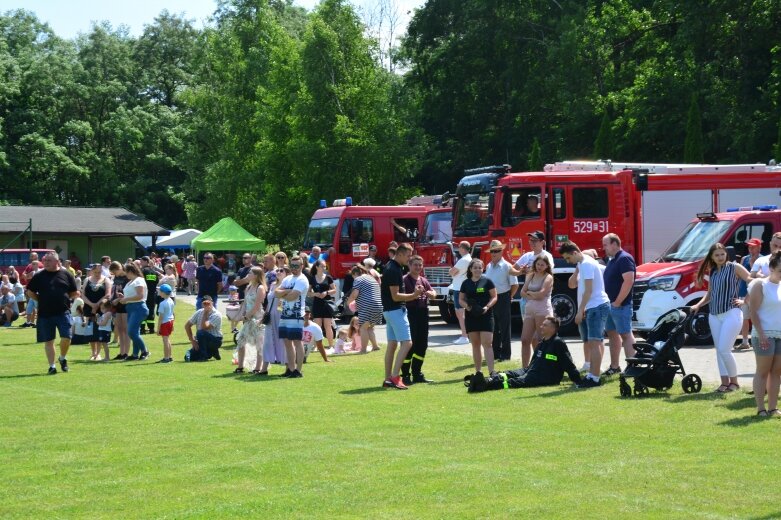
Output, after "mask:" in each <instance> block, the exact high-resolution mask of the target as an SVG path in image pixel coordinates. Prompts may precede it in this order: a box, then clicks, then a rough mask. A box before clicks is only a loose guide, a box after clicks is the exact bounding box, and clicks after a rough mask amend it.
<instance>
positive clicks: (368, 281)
mask: <svg viewBox="0 0 781 520" xmlns="http://www.w3.org/2000/svg"><path fill="white" fill-rule="evenodd" d="M356 289H357V290H358V298H357V299H356V302H355V306H356V308H357V309H358V313H359V314H365V315H367V316H370V315H374V314H377V313H379V314H382V298H381V297H380V284H378V283H377V280H375V279H374V278H373V277H371V276H369V275H368V274H362V275H361V276H359V277H358V278H356V279H355V281H354V282H353V290H356Z"/></svg>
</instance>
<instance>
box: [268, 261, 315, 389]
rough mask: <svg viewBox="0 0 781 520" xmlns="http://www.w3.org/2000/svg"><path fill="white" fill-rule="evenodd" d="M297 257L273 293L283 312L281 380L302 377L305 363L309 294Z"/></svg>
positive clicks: (281, 317)
mask: <svg viewBox="0 0 781 520" xmlns="http://www.w3.org/2000/svg"><path fill="white" fill-rule="evenodd" d="M301 268H302V262H301V259H300V258H296V257H293V258H291V260H290V272H291V273H292V274H290V275H288V276H287V277H285V279H284V280H282V282H280V284H279V287H278V288H277V289H276V290H275V291H274V294H275V296H276V297H277V298H278V299H279V300H280V301H281V302H282V313H281V315H280V320H279V339H281V340H283V341H284V342H285V352H286V353H287V370H285V373H284V374H282V377H290V378H298V377H304V376H303V374H302V373H301V368H302V366H303V364H304V343H303V342H302V339H303V336H304V314H305V310H306V293H307V292H309V280H308V279H307V277H306V276H305V275H304V274H303V273H302V272H301Z"/></svg>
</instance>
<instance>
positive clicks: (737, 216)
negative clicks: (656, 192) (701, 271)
mask: <svg viewBox="0 0 781 520" xmlns="http://www.w3.org/2000/svg"><path fill="white" fill-rule="evenodd" d="M763 192H764V193H763V194H762V195H760V196H762V197H765V198H768V197H770V198H777V197H778V192H777V191H773V190H769V189H764V190H763ZM720 195H721V194H720ZM778 231H781V211H779V210H778V206H777V205H775V204H768V205H761V206H747V207H735V208H726V211H725V212H723V213H713V212H710V211H706V212H703V213H698V214H697V218H695V219H694V220H692V221H691V222H689V224H688V225H687V226H686V228H685V229H684V230H683V232H682V233H681V235H680V236H679V237H678V239H677V240H675V241H674V242H673V243H672V245H670V246H669V247H668V248H667V249H666V250H665V251H664V252H662V253H661V255H659V257H658V258H657V259H655V260H654V261H652V262H649V263H646V264H642V265H639V266H638V267H637V280H636V281H635V287H634V301H633V304H634V315H633V323H632V326H633V328H634V329H636V330H637V331H639V332H640V333H641V334H642V333H643V332H646V331H648V330H650V329H652V328H653V327H654V325H655V324H656V320H657V319H658V318H659V317H660V316H661V315H662V314H664V313H665V312H667V311H669V310H671V309H677V308H679V307H684V306H688V305H692V304H694V303H696V302H697V301H698V300H699V299H700V298H702V297H703V296H704V295H705V292H706V291H707V284H705V285H704V286H702V287H697V285H696V284H695V276H696V274H697V269H698V267H699V264H700V261H701V260H702V259H703V258H704V257H705V255H706V254H707V253H708V249H709V248H710V246H711V245H712V244H714V243H716V242H721V243H722V244H724V245H725V246H727V250H728V251H730V252H731V253H734V254H735V255H736V256H744V255H746V254H748V247H747V246H746V241H747V240H749V239H752V238H757V239H759V240H761V241H762V254H767V253H769V252H770V251H769V243H770V239H771V237H772V236H773V233H776V232H778ZM688 333H689V335H690V337H691V338H692V340H693V341H695V342H697V343H707V342H709V341H710V339H711V336H710V327H709V326H708V313H707V308H706V309H703V310H702V311H701V312H700V313H698V314H697V315H695V316H694V317H693V318H692V319H691V320H690V322H689V331H688Z"/></svg>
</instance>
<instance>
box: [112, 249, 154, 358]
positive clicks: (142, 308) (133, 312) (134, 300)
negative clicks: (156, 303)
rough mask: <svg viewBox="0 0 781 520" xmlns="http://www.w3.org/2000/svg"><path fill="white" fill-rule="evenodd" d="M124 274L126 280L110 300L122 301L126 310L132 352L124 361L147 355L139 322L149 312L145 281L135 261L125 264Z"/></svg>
mask: <svg viewBox="0 0 781 520" xmlns="http://www.w3.org/2000/svg"><path fill="white" fill-rule="evenodd" d="M125 275H126V276H127V279H128V282H127V284H125V288H124V289H123V291H122V292H118V293H117V294H116V296H117V297H116V298H115V299H114V301H113V302H112V303H113V304H114V305H116V304H117V303H122V304H124V305H125V308H126V310H127V334H128V336H130V341H131V342H132V343H133V354H132V355H130V356H128V357H126V358H125V361H135V360H137V359H146V358H148V357H149V351H148V350H147V348H146V344H144V338H142V337H141V323H142V322H143V321H144V320H145V319H146V316H147V314H149V309H148V308H147V306H146V292H147V287H146V282H145V281H144V275H143V274H142V273H141V268H140V267H138V266H137V265H136V264H135V263H132V264H127V265H126V266H125Z"/></svg>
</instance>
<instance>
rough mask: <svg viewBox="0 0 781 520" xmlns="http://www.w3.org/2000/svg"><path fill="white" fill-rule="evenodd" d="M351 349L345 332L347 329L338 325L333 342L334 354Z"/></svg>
mask: <svg viewBox="0 0 781 520" xmlns="http://www.w3.org/2000/svg"><path fill="white" fill-rule="evenodd" d="M347 350H352V343H350V337H349V335H348V333H347V329H345V328H344V327H339V330H338V331H336V343H334V354H344V353H345V351H347Z"/></svg>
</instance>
